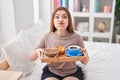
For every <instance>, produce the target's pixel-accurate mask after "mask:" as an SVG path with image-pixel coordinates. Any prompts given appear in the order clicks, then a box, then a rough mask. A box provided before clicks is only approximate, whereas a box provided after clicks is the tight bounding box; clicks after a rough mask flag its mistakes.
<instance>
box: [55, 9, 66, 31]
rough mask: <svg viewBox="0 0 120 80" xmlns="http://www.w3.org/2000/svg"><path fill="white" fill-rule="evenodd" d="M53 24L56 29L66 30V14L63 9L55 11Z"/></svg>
mask: <svg viewBox="0 0 120 80" xmlns="http://www.w3.org/2000/svg"><path fill="white" fill-rule="evenodd" d="M54 26H55V28H56V29H57V30H66V28H67V26H68V16H67V13H66V12H65V11H64V10H60V11H57V12H56V14H55V16H54Z"/></svg>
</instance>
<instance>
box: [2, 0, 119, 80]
mask: <svg viewBox="0 0 120 80" xmlns="http://www.w3.org/2000/svg"><path fill="white" fill-rule="evenodd" d="M55 1H62V0H47V1H46V0H0V79H3V80H8V78H9V79H10V80H18V79H19V80H40V76H41V72H42V68H43V67H44V65H45V64H46V63H41V60H40V59H37V60H36V61H35V62H31V61H30V60H29V58H28V55H29V53H30V52H31V51H32V50H33V49H34V48H35V46H37V44H38V43H39V40H40V39H41V38H42V36H43V35H44V33H46V32H48V30H49V24H50V23H49V22H50V17H51V13H52V11H53V9H54V8H55V7H56V5H55V3H54V2H55ZM66 1H67V0H66ZM73 1H76V2H77V1H79V2H80V3H79V6H80V5H84V6H83V7H82V6H80V7H81V8H79V9H78V8H75V6H74V5H75V4H74V2H73ZM119 4H120V0H116V1H115V0H105V1H104V0H69V1H68V4H67V7H68V9H69V10H70V12H71V14H72V18H73V23H74V24H73V25H74V27H75V31H76V32H78V33H79V34H80V35H82V37H83V39H84V43H85V48H86V49H87V51H88V55H89V57H90V60H89V62H88V64H87V65H83V64H82V63H81V62H79V61H77V64H78V65H79V66H81V67H82V68H83V70H84V73H85V80H107V79H109V80H119V79H120V76H119V75H120V69H119V67H120V64H119V62H120V54H119V53H120V36H119V35H117V33H119V28H120V19H119V18H120V16H119V15H116V13H119V12H117V11H120V6H119ZM21 5H22V6H21ZM46 5H47V6H46ZM116 5H117V7H116ZM94 6H96V7H95V8H94ZM65 7H66V6H65ZM77 7H78V4H77ZM99 7H100V8H99ZM106 7H107V9H106ZM116 8H117V9H116ZM116 10H117V11H116ZM91 15H92V16H91ZM116 22H117V24H116ZM101 24H102V27H103V26H104V28H102V30H101ZM80 25H82V26H85V27H84V28H83V27H82V29H80V27H79V26H80ZM99 25H100V27H98V26H99ZM116 35H117V36H116ZM28 67H29V68H28ZM6 74H7V75H6ZM10 75H12V76H11V77H9V76H10ZM3 76H6V77H3Z"/></svg>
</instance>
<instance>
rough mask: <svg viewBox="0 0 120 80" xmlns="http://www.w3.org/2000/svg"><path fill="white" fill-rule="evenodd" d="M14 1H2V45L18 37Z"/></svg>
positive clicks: (0, 1)
mask: <svg viewBox="0 0 120 80" xmlns="http://www.w3.org/2000/svg"><path fill="white" fill-rule="evenodd" d="M14 19H15V18H14V9H13V1H12V0H0V30H1V31H0V32H1V36H0V39H1V43H6V42H8V41H9V40H10V39H11V38H13V37H14V36H15V35H16V31H15V20H14Z"/></svg>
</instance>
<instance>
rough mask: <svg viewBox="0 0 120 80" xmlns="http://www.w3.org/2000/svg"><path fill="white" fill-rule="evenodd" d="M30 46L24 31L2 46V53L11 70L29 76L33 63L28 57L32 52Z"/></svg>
mask: <svg viewBox="0 0 120 80" xmlns="http://www.w3.org/2000/svg"><path fill="white" fill-rule="evenodd" d="M32 46H33V45H32V44H31V41H30V39H29V38H28V36H27V34H26V33H25V31H24V30H22V31H20V32H19V33H18V35H17V36H16V37H15V38H14V39H12V40H11V41H9V42H8V43H6V44H4V45H3V46H2V51H3V53H4V55H5V58H6V59H7V61H8V64H9V65H10V68H11V69H12V70H14V71H21V72H23V73H25V74H30V73H31V72H32V71H33V66H34V63H33V62H31V61H30V60H29V57H28V56H29V53H30V52H31V51H32V50H33V48H32Z"/></svg>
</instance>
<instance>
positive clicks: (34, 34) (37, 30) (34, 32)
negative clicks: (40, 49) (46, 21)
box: [25, 19, 46, 48]
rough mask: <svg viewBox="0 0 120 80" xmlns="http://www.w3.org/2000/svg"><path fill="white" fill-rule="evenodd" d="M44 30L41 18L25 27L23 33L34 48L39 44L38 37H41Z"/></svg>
mask: <svg viewBox="0 0 120 80" xmlns="http://www.w3.org/2000/svg"><path fill="white" fill-rule="evenodd" d="M45 32H46V31H45V30H44V27H43V21H42V20H41V19H40V20H39V22H37V23H36V24H34V25H32V26H30V27H28V28H26V29H25V33H26V34H27V36H28V37H29V39H30V40H31V42H32V45H33V47H34V48H35V47H36V46H37V45H38V44H39V42H40V39H41V38H42V37H43V35H44V33H45Z"/></svg>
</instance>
